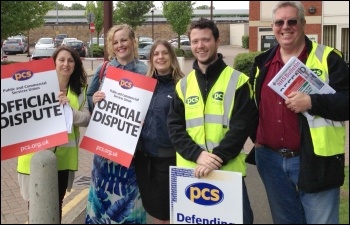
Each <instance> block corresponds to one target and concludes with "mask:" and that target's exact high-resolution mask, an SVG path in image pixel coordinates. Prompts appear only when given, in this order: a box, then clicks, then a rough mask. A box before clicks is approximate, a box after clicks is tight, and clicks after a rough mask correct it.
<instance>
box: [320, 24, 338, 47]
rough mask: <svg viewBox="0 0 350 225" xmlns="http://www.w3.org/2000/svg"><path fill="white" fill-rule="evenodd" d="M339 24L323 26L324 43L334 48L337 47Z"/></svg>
mask: <svg viewBox="0 0 350 225" xmlns="http://www.w3.org/2000/svg"><path fill="white" fill-rule="evenodd" d="M336 40H337V26H336V25H326V26H324V27H323V44H324V45H327V46H330V47H332V48H335V47H336Z"/></svg>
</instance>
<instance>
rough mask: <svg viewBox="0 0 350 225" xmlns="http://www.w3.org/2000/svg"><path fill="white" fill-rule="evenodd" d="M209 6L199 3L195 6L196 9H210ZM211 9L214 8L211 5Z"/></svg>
mask: <svg viewBox="0 0 350 225" xmlns="http://www.w3.org/2000/svg"><path fill="white" fill-rule="evenodd" d="M210 8H211V7H210V6H208V5H200V6H197V7H196V9H210ZM213 9H215V7H214V6H213Z"/></svg>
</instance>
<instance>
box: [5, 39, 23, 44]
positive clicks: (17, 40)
mask: <svg viewBox="0 0 350 225" xmlns="http://www.w3.org/2000/svg"><path fill="white" fill-rule="evenodd" d="M20 42H21V40H20V39H10V40H6V44H18V43H20Z"/></svg>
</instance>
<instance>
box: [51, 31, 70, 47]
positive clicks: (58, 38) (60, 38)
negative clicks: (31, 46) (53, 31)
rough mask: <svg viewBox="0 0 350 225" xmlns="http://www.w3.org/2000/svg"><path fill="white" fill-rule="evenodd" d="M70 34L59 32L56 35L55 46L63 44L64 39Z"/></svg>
mask: <svg viewBox="0 0 350 225" xmlns="http://www.w3.org/2000/svg"><path fill="white" fill-rule="evenodd" d="M67 37H68V35H67V34H57V35H56V37H55V40H54V42H55V47H58V46H60V45H61V44H62V41H63V39H65V38H67Z"/></svg>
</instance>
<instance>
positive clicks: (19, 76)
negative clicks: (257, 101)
mask: <svg viewBox="0 0 350 225" xmlns="http://www.w3.org/2000/svg"><path fill="white" fill-rule="evenodd" d="M33 74H34V73H33V72H32V71H30V70H20V71H18V72H16V73H14V74H13V75H12V79H14V80H17V81H21V80H28V79H30V78H31V77H32V76H33Z"/></svg>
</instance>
